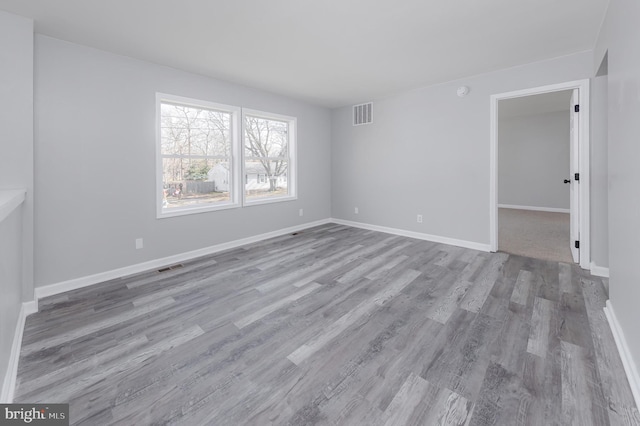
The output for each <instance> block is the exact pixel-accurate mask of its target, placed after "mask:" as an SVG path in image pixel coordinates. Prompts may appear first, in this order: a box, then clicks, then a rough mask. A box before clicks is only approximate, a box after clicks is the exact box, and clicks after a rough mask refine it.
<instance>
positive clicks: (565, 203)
mask: <svg viewBox="0 0 640 426" xmlns="http://www.w3.org/2000/svg"><path fill="white" fill-rule="evenodd" d="M543 95H544V96H543ZM553 109H555V110H560V109H564V110H565V111H569V110H570V112H569V114H568V117H567V116H566V115H565V117H566V120H570V123H569V130H571V129H572V130H571V133H570V134H568V135H567V136H568V137H569V139H570V140H571V142H570V143H569V144H568V146H567V145H564V146H563V149H564V150H565V151H569V152H560V151H558V149H559V147H557V146H550V147H549V148H548V149H555V150H556V151H557V152H555V151H554V155H558V156H560V157H562V158H559V159H558V161H567V162H568V163H570V168H569V167H567V168H566V169H564V171H562V170H563V169H561V171H560V173H561V174H563V176H562V179H561V181H559V182H558V183H553V184H552V183H551V182H550V180H553V182H555V180H559V179H560V178H561V176H557V174H558V172H557V170H558V168H557V167H556V168H555V170H556V171H555V172H552V167H551V164H549V165H548V167H547V168H548V173H546V174H545V173H539V170H538V171H537V170H535V169H530V170H529V171H528V172H527V170H526V164H527V160H531V162H532V163H535V158H534V157H535V155H540V154H539V153H538V154H536V153H535V150H533V147H532V146H529V149H530V151H531V152H530V153H526V151H525V152H523V151H522V150H521V151H520V153H519V154H518V155H520V156H521V157H522V156H523V155H524V156H525V157H529V158H520V161H521V164H520V165H515V166H516V168H518V167H520V168H521V169H522V173H523V174H526V173H530V174H533V173H534V172H537V173H538V177H537V178H535V179H533V177H530V179H529V181H527V178H528V177H529V176H526V175H511V176H515V177H516V178H514V179H513V181H514V182H511V181H510V180H509V178H508V176H509V175H508V174H506V175H505V173H504V172H503V173H500V170H501V169H500V164H501V163H500V161H501V157H502V161H503V162H504V161H505V159H506V158H507V157H505V156H504V155H500V151H499V149H500V148H501V145H500V140H499V139H500V137H501V136H500V131H499V124H500V122H499V118H500V114H503V115H504V113H505V111H511V114H512V115H514V114H515V115H518V114H520V115H523V112H524V113H526V112H532V113H533V114H532V115H535V113H536V112H551V110H553ZM514 111H515V113H514ZM540 119H541V118H540ZM546 119H549V120H550V119H551V117H546ZM520 121H522V120H520ZM531 125H534V126H535V124H532V123H529V126H531ZM565 125H566V122H565ZM506 134H507V133H504V135H506ZM504 135H503V137H505V136H504ZM506 142H507V138H506V137H505V140H504V141H503V143H506ZM544 143H547V142H544ZM520 148H522V147H520ZM567 148H570V149H569V150H567ZM514 149H515V148H514ZM538 162H539V159H538ZM503 166H504V164H503ZM568 166H569V165H568ZM538 167H540V166H538ZM502 169H504V167H502ZM514 173H516V171H514ZM554 173H555V175H554ZM545 180H546V181H549V182H547V184H546V185H547V186H546V188H547V189H546V190H545V191H542V190H541V188H542V187H544V185H543V183H544V181H545ZM562 181H564V182H566V184H563V183H562ZM527 182H529V183H530V184H531V185H530V187H527ZM510 184H511V185H510ZM549 188H552V189H549ZM501 190H502V191H503V192H504V191H507V192H508V191H510V192H511V194H510V195H508V196H506V199H508V200H510V201H509V202H508V203H504V201H505V197H504V196H503V195H504V194H503V193H500V191H501ZM518 191H519V192H518ZM527 191H530V192H533V194H531V193H528V195H529V198H526V196H525V197H524V198H523V196H522V195H523V194H525V195H527ZM536 192H537V193H536ZM536 197H538V199H537V200H534V199H533V198H536ZM500 198H503V199H502V200H500ZM554 198H555V200H554ZM501 201H503V203H502V204H501ZM505 204H506V205H505ZM490 206H491V211H490V222H491V223H490V229H491V235H490V246H491V251H497V250H498V249H501V248H500V247H499V245H500V244H499V243H500V240H499V230H500V228H502V229H504V228H505V227H506V226H512V227H515V228H516V229H519V231H518V232H519V233H520V234H521V235H524V234H523V233H524V232H529V233H530V236H531V237H532V238H533V237H535V238H537V239H541V238H542V239H543V240H544V238H543V237H544V235H543V232H542V231H540V230H536V227H535V226H533V227H532V228H531V229H529V230H528V231H527V230H526V229H524V227H523V226H522V223H525V224H527V225H536V224H538V225H537V226H541V227H542V228H540V229H542V230H543V231H546V232H547V237H549V238H548V240H549V241H547V242H548V243H549V242H551V243H553V241H551V240H553V239H555V240H558V239H562V240H564V245H562V246H561V249H562V250H561V252H562V254H563V256H564V257H563V258H559V259H557V260H560V261H575V262H576V263H579V264H580V266H581V267H583V268H585V269H588V267H589V264H590V256H589V245H590V244H589V242H590V240H589V80H580V81H574V82H568V83H562V84H556V85H552V86H544V87H538V88H532V89H526V90H520V91H515V92H507V93H501V94H497V95H492V96H491V188H490ZM500 207H503V208H500ZM505 207H506V208H505ZM508 208H511V209H512V210H507V209H508ZM567 212H569V214H568V215H567ZM516 213H518V214H516ZM518 220H520V221H524V222H522V223H520V224H518ZM567 222H568V223H567ZM545 224H546V225H545ZM556 243H557V241H556ZM502 244H506V242H505V240H504V239H503V241H502ZM543 251H544V250H543ZM569 253H571V255H572V258H571V257H569ZM543 254H544V253H543ZM547 254H548V255H550V256H553V255H554V253H547ZM532 257H541V258H544V256H535V255H534V256H532ZM549 260H551V259H549ZM554 260H556V259H554Z"/></svg>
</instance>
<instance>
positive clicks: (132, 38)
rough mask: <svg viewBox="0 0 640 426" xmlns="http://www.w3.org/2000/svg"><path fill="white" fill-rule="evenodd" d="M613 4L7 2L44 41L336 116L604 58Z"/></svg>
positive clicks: (1, 2)
mask: <svg viewBox="0 0 640 426" xmlns="http://www.w3.org/2000/svg"><path fill="white" fill-rule="evenodd" d="M607 4H608V0H522V1H513V0H483V1H478V0H452V1H441V0H438V1H436V0H398V1H395V2H391V1H372V0H318V1H311V0H269V1H265V0H227V1H221V0H172V1H168V0H55V1H52V0H0V9H1V10H5V11H8V12H12V13H16V14H19V15H23V16H27V17H30V18H33V19H34V20H35V27H36V32H38V33H42V34H46V35H49V36H52V37H56V38H60V39H63V40H68V41H72V42H75V43H80V44H84V45H88V46H93V47H96V48H99V49H103V50H107V51H111V52H115V53H118V54H122V55H127V56H132V57H136V58H140V59H143V60H147V61H151V62H156V63H159V64H164V65H168V66H172V67H176V68H180V69H184V70H187V71H191V72H195V73H199V74H203V75H208V76H212V77H216V78H221V79H224V80H228V81H233V82H236V83H240V84H243V85H247V86H252V87H256V88H260V89H264V90H268V91H272V92H276V93H281V94H284V95H289V96H293V97H296V98H300V99H304V100H307V101H311V102H314V103H317V104H321V105H325V106H329V107H336V106H342V105H348V104H353V103H358V102H364V101H368V100H372V99H376V98H381V97H385V96H389V95H391V94H394V93H396V92H398V91H401V90H407V89H412V88H415V87H421V86H427V85H431V84H436V83H441V82H444V81H449V80H453V79H458V78H462V77H466V76H471V75H475V74H479V73H483V72H489V71H494V70H497V69H501V68H506V67H511V66H516V65H521V64H525V63H529V62H534V61H538V60H541V59H547V58H551V57H556V56H562V55H566V54H570V53H574V52H579V51H584V50H589V49H592V48H593V46H594V44H595V40H596V37H597V34H598V31H599V28H600V24H601V22H602V20H603V17H604V14H605V11H606V7H607Z"/></svg>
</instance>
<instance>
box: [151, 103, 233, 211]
mask: <svg viewBox="0 0 640 426" xmlns="http://www.w3.org/2000/svg"><path fill="white" fill-rule="evenodd" d="M160 112H161V117H160V123H161V127H160V145H161V146H160V153H161V155H162V209H163V211H170V210H171V209H175V208H179V207H183V208H184V207H189V206H192V207H199V206H202V205H215V204H226V203H229V202H231V201H232V196H231V194H230V190H231V188H232V185H231V173H230V164H232V163H231V152H232V147H231V143H232V142H231V141H232V128H231V123H232V113H230V112H225V111H217V110H213V109H207V108H199V107H194V106H187V105H180V104H173V103H165V102H162V103H161V105H160Z"/></svg>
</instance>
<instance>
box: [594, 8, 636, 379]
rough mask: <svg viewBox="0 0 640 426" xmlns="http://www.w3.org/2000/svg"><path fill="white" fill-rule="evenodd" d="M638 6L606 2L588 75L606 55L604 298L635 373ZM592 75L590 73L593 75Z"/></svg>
mask: <svg viewBox="0 0 640 426" xmlns="http://www.w3.org/2000/svg"><path fill="white" fill-rule="evenodd" d="M638 22H640V2H638V1H635V0H611V2H610V3H609V9H608V12H607V16H606V18H605V21H604V24H603V28H602V30H601V33H600V36H599V37H598V42H597V45H596V49H595V52H596V56H595V57H594V65H593V69H594V70H596V69H597V68H598V66H599V65H600V61H601V60H602V57H603V56H604V54H605V52H607V50H608V61H609V64H608V65H609V66H608V70H609V74H608V99H609V101H608V104H609V109H608V120H609V123H608V135H609V165H608V169H609V273H610V277H611V278H610V281H609V297H610V301H611V305H612V306H613V308H614V311H615V313H616V316H617V318H618V320H619V323H620V326H621V328H622V332H623V333H624V336H625V338H626V341H627V343H628V347H629V351H630V354H631V357H632V358H633V361H634V362H635V365H636V366H637V367H640V333H639V332H638V324H640V309H638V304H639V303H640V268H638V265H637V262H638V252H639V249H638V241H640V214H639V212H640V191H639V190H638V188H640V167H638V159H639V158H640V143H639V142H638V141H639V140H640V119H638V118H639V117H640V49H638V40H640V26H639V25H638ZM594 72H595V71H594Z"/></svg>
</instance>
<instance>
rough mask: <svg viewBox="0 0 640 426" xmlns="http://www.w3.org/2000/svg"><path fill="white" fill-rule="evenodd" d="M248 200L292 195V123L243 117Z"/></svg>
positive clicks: (249, 116)
mask: <svg viewBox="0 0 640 426" xmlns="http://www.w3.org/2000/svg"><path fill="white" fill-rule="evenodd" d="M244 125H245V132H244V155H245V163H244V167H245V170H244V171H245V199H246V200H247V201H255V200H260V199H266V198H270V197H282V196H287V195H289V184H288V175H287V171H288V166H289V122H288V121H284V120H276V119H272V118H263V117H257V116H252V115H245V117H244Z"/></svg>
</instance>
